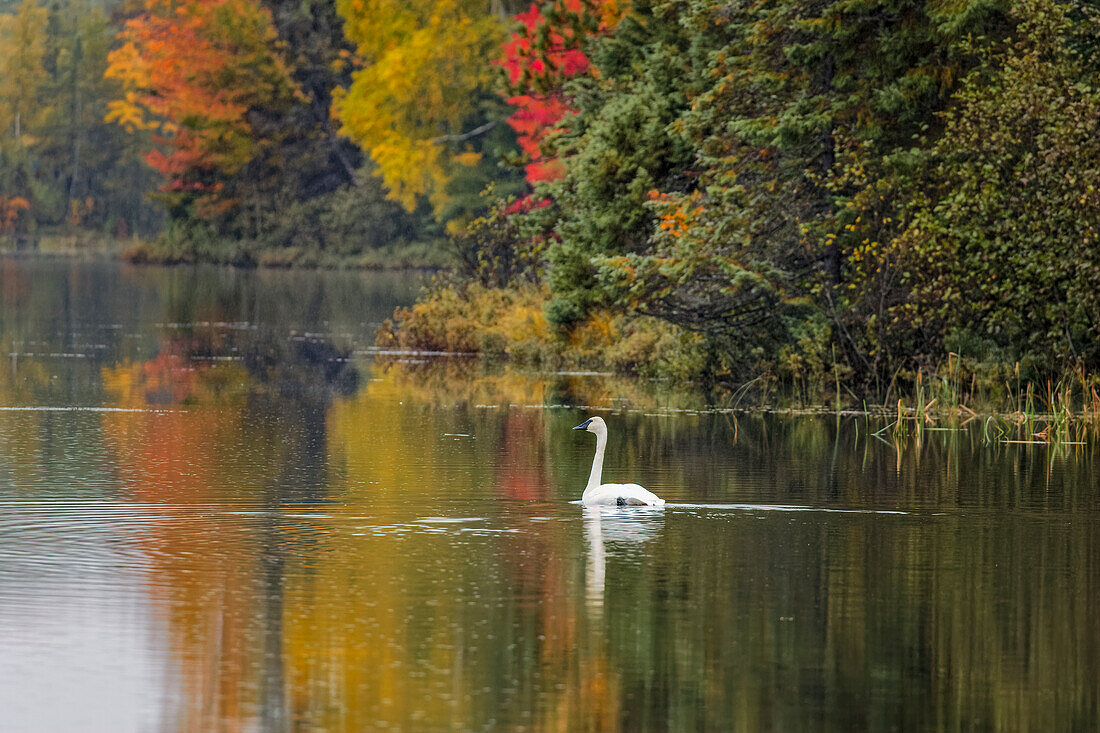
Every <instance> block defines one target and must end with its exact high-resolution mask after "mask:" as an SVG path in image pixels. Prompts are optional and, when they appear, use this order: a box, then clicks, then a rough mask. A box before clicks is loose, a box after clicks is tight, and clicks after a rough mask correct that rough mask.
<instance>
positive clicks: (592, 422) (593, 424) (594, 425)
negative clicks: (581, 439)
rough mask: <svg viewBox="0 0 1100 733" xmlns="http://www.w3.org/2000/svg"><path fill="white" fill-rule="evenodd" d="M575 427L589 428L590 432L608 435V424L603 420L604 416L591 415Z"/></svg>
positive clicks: (579, 428) (577, 428)
mask: <svg viewBox="0 0 1100 733" xmlns="http://www.w3.org/2000/svg"><path fill="white" fill-rule="evenodd" d="M573 429H574V430H587V431H588V432H590V433H596V434H597V435H599V434H600V433H603V434H604V435H607V424H606V423H605V422H604V421H603V418H602V417H590V418H588V419H587V420H585V421H584V422H582V423H581V424H580V425H578V426H577V427H575V428H573Z"/></svg>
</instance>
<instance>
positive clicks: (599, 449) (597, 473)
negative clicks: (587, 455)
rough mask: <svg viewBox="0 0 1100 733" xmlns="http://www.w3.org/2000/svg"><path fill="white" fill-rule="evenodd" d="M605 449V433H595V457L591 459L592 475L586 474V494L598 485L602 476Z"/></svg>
mask: <svg viewBox="0 0 1100 733" xmlns="http://www.w3.org/2000/svg"><path fill="white" fill-rule="evenodd" d="M605 448H607V433H604V432H599V433H596V457H595V458H593V459H592V473H590V474H588V485H587V486H585V487H584V492H585V493H586V494H587V493H588V492H589V491H591V490H592V489H595V488H597V487H599V485H600V477H601V476H602V475H603V452H604V449H605Z"/></svg>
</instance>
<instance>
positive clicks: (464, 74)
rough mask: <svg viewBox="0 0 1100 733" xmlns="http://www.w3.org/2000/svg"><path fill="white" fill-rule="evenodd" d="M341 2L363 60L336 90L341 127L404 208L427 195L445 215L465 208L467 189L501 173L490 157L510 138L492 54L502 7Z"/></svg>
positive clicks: (445, 1)
mask: <svg viewBox="0 0 1100 733" xmlns="http://www.w3.org/2000/svg"><path fill="white" fill-rule="evenodd" d="M337 8H338V9H339V11H340V14H341V15H342V16H343V18H344V21H345V32H346V33H347V36H348V38H349V39H351V40H352V41H353V42H354V43H355V44H356V56H357V62H358V63H359V64H360V65H361V68H360V69H358V70H357V71H356V72H355V73H354V74H353V76H352V81H351V84H350V85H349V86H348V87H347V88H346V89H339V90H337V94H336V98H335V102H334V105H333V112H334V114H335V115H336V117H337V118H338V119H339V120H340V123H341V129H342V131H343V132H344V134H346V135H347V136H348V137H350V138H351V139H352V140H354V141H355V142H356V143H358V144H359V145H360V146H362V148H363V149H364V150H365V151H366V152H367V154H368V155H369V156H370V158H371V159H372V160H373V162H374V163H375V164H376V165H377V174H378V175H379V176H380V177H381V179H382V181H383V182H384V183H385V185H386V187H387V189H388V190H389V195H390V196H391V197H392V198H393V199H394V200H396V201H398V202H400V203H401V204H402V205H403V206H404V207H405V208H406V209H408V210H410V211H412V210H414V209H415V208H416V206H417V202H418V199H419V198H420V197H426V198H427V199H428V200H429V201H430V202H431V205H432V208H433V209H434V211H435V212H436V216H437V217H438V218H440V219H441V220H448V219H452V218H454V217H455V216H458V212H455V211H453V208H454V206H453V205H454V199H455V198H456V197H457V196H458V195H460V192H461V191H462V190H465V191H466V192H467V193H468V192H470V191H471V190H473V191H474V192H475V193H476V192H477V191H479V190H480V187H481V186H483V185H484V184H485V183H487V182H489V181H491V180H493V179H495V178H499V177H500V175H501V174H500V172H499V170H498V169H497V165H496V161H495V160H493V159H492V158H493V153H494V151H495V150H499V149H502V148H503V147H504V144H505V143H506V140H507V138H506V137H502V134H503V132H504V131H503V130H502V129H501V126H500V125H497V122H498V121H499V119H500V118H502V117H503V116H504V111H503V107H502V105H501V104H500V101H499V99H498V98H497V96H496V95H495V94H494V93H493V81H494V70H493V67H492V65H491V63H490V62H491V60H492V59H493V58H494V56H495V55H496V54H497V49H498V48H499V44H500V42H501V41H502V40H503V38H504V29H505V25H504V18H503V17H502V15H503V13H499V14H498V13H494V12H491V11H492V8H491V7H490V6H488V5H487V4H486V3H484V2H483V0H412V1H409V0H403V1H401V2H398V1H397V0H337ZM501 10H503V8H501ZM487 152H489V153H490V155H489V156H486V153H487ZM470 179H472V180H470ZM467 208H468V207H467Z"/></svg>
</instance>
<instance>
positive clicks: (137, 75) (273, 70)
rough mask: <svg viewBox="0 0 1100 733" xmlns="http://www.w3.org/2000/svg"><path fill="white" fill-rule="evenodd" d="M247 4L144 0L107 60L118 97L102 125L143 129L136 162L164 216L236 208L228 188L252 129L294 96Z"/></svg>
mask: <svg viewBox="0 0 1100 733" xmlns="http://www.w3.org/2000/svg"><path fill="white" fill-rule="evenodd" d="M276 40H277V37H276V33H275V29H274V26H273V24H272V20H271V14H270V12H269V11H268V10H267V9H265V8H264V7H262V6H261V5H260V4H259V3H258V2H256V0H188V1H187V2H184V3H182V4H178V3H172V2H168V1H167V0H146V2H145V6H144V12H143V13H141V14H140V15H138V16H137V17H135V18H132V19H131V20H129V21H127V23H126V26H125V28H124V29H123V31H122V32H121V33H120V41H121V45H120V46H119V47H118V48H117V49H116V50H114V51H112V52H111V56H110V66H109V67H108V69H107V76H108V78H112V79H117V80H119V81H120V82H121V83H122V85H123V88H124V90H125V94H124V96H123V97H122V98H121V99H117V100H115V101H114V102H112V103H111V105H110V112H109V114H108V119H109V120H110V121H113V122H116V123H118V124H120V125H122V126H124V127H125V128H127V129H129V130H140V129H153V130H155V131H156V132H157V133H158V137H157V140H158V142H159V145H158V147H157V148H155V149H153V150H151V151H149V153H148V154H147V155H146V156H145V158H146V161H147V162H148V163H149V164H150V165H151V166H152V167H153V168H155V169H156V170H157V171H158V172H159V173H160V174H161V175H162V176H163V177H164V179H165V182H166V183H165V186H164V189H163V191H164V193H165V199H166V200H167V201H168V202H169V205H170V206H171V207H176V208H177V209H178V208H180V207H184V208H186V207H188V206H192V205H193V206H194V207H195V212H196V213H198V214H199V215H200V216H205V217H214V216H217V215H219V214H223V213H225V212H226V211H229V210H232V209H233V207H234V206H236V205H237V203H238V201H237V200H236V199H235V196H234V193H235V192H234V191H232V187H231V186H228V185H227V184H229V182H230V181H231V179H232V178H233V176H235V175H236V174H237V173H239V172H240V171H241V169H242V168H243V167H244V166H245V165H246V164H247V163H248V162H249V161H250V160H251V159H252V157H253V156H254V155H255V154H256V147H257V145H258V144H259V142H258V140H257V137H256V136H255V135H254V134H253V127H254V123H255V120H256V119H257V118H259V117H262V115H264V114H265V112H266V111H267V110H277V109H279V108H281V107H284V106H286V105H288V104H290V103H291V102H292V100H293V99H294V98H295V95H296V94H298V90H297V89H296V87H295V85H294V83H293V81H292V80H291V78H290V72H289V69H288V67H287V64H286V62H285V61H284V60H283V58H282V56H281V54H280V53H279V51H278V48H277V45H276Z"/></svg>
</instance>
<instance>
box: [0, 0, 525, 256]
mask: <svg viewBox="0 0 1100 733" xmlns="http://www.w3.org/2000/svg"><path fill="white" fill-rule="evenodd" d="M482 5H485V7H481V6H482ZM338 6H339V7H338ZM467 6H469V7H467ZM0 8H2V10H0V238H2V239H6V240H8V241H9V242H10V240H15V241H16V242H17V243H18V242H27V241H34V240H35V239H36V238H37V237H39V236H41V235H43V234H44V233H55V232H58V231H68V232H80V231H84V232H87V231H94V232H98V233H101V234H106V235H111V236H118V237H126V236H129V235H132V234H137V235H140V236H142V237H143V238H144V239H147V240H149V242H148V243H147V245H146V246H145V247H143V248H142V249H141V251H139V252H138V253H137V256H140V257H148V258H153V259H159V260H165V261H220V262H232V263H238V264H254V263H256V262H261V261H264V262H269V263H271V264H294V263H324V262H338V261H341V258H342V260H343V261H344V262H352V263H354V262H355V261H356V258H357V257H362V256H365V257H366V260H365V261H366V262H367V263H371V264H381V263H382V260H381V259H380V258H379V257H378V256H374V257H373V259H372V258H371V253H378V252H381V253H383V254H386V253H388V252H391V251H394V252H396V254H395V255H394V256H395V257H400V256H401V252H400V251H398V250H399V249H400V248H399V247H397V245H401V244H408V243H413V242H420V243H424V242H433V241H434V242H436V243H437V245H438V243H439V242H440V241H442V240H443V239H444V238H445V234H446V231H447V228H448V225H449V226H450V229H451V230H452V231H453V230H457V229H460V228H461V226H462V224H463V222H464V221H466V220H468V219H470V218H472V216H473V213H474V212H476V211H477V210H478V208H479V207H480V206H481V204H480V197H479V194H480V193H481V191H482V190H483V189H484V188H485V186H486V185H487V184H488V183H489V182H491V181H496V182H498V183H500V184H502V185H503V187H504V189H505V190H507V189H508V187H509V185H510V186H511V187H512V188H513V189H516V190H518V187H519V186H520V185H522V175H521V174H520V173H519V172H518V170H517V169H516V168H515V167H514V166H503V165H502V164H501V159H502V157H503V156H504V155H505V154H506V153H508V152H509V151H512V150H513V149H514V146H515V137H514V135H513V134H512V132H511V130H510V128H508V127H507V126H506V125H499V126H498V125H496V124H494V122H495V121H497V120H499V119H503V116H504V115H503V114H497V113H500V112H502V111H503V110H504V109H505V102H504V100H503V98H501V97H500V96H499V95H498V94H496V93H495V92H494V91H493V90H492V86H493V84H492V82H493V79H494V78H495V76H496V73H495V70H494V67H493V66H492V64H491V63H490V56H491V54H492V53H494V52H495V49H498V48H499V44H500V42H501V41H502V39H503V38H504V36H505V28H506V27H507V23H508V22H509V18H510V15H509V10H510V9H509V8H506V7H505V6H504V5H502V4H501V3H499V2H496V1H494V2H493V3H492V7H490V6H489V5H488V4H484V3H480V2H479V3H470V2H424V1H420V2H360V1H358V0H356V2H349V3H342V2H341V3H336V2H333V0H306V1H305V2H300V1H299V0H295V1H294V2H284V1H282V0H270V1H266V0H183V2H178V1H176V0H124V1H123V2H108V3H99V4H94V5H93V4H89V3H88V2H87V1H86V0H47V1H46V2H44V3H41V2H35V1H34V0H24V2H22V4H18V5H16V4H13V3H4V4H3V5H2V6H0ZM338 11H339V12H338ZM345 30H346V33H345ZM387 55H388V56H387ZM372 75H373V76H374V77H379V76H383V77H385V78H384V79H379V78H371V77H372ZM359 77H362V78H359ZM387 85H388V86H387ZM334 98H335V99H336V101H337V104H336V105H335V106H334ZM394 171H400V173H399V174H398V175H394V174H393V172H394ZM395 247H397V250H395ZM428 254H429V259H430V253H428Z"/></svg>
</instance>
